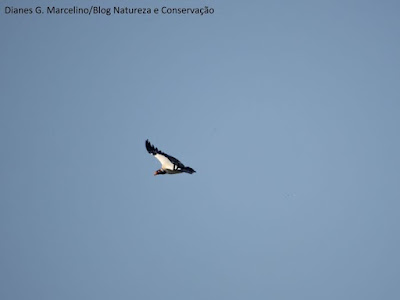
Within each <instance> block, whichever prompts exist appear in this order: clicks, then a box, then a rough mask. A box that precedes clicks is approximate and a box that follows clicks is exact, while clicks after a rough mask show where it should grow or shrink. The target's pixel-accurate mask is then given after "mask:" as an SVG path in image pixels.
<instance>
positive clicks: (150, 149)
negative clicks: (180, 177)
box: [146, 140, 185, 168]
mask: <svg viewBox="0 0 400 300" xmlns="http://www.w3.org/2000/svg"><path fill="white" fill-rule="evenodd" d="M146 149H147V152H149V153H150V154H152V155H156V154H161V155H164V156H165V157H167V158H168V159H169V160H170V161H171V162H172V163H173V164H174V165H177V166H178V167H180V168H185V165H184V164H183V163H181V162H180V161H179V160H178V159H176V158H175V157H173V156H171V155H168V154H166V153H164V152H162V151H160V150H158V149H157V148H156V147H154V146H153V145H152V144H150V142H149V140H146Z"/></svg>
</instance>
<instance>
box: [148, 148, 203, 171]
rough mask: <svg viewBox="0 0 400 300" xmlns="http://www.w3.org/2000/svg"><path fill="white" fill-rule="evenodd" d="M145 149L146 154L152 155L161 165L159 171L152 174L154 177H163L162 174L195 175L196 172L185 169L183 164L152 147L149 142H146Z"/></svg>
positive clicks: (188, 168)
mask: <svg viewBox="0 0 400 300" xmlns="http://www.w3.org/2000/svg"><path fill="white" fill-rule="evenodd" d="M146 149H147V152H149V153H150V154H152V155H154V157H155V158H157V159H158V160H159V161H160V163H161V169H159V170H157V171H155V172H154V176H155V175H163V174H178V173H183V172H184V173H189V174H192V173H195V172H196V171H195V170H193V169H192V168H190V167H185V165H184V164H183V163H181V162H180V161H179V160H177V159H176V158H175V157H172V156H170V155H168V154H166V153H164V152H162V151H160V150H158V149H157V148H156V147H154V146H153V145H152V144H150V142H149V140H146Z"/></svg>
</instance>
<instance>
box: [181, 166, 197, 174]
mask: <svg viewBox="0 0 400 300" xmlns="http://www.w3.org/2000/svg"><path fill="white" fill-rule="evenodd" d="M182 171H183V172H186V173H189V174H193V173H196V171H195V170H193V169H192V168H191V167H185V168H183V169H182Z"/></svg>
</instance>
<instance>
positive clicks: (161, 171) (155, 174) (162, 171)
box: [154, 169, 166, 176]
mask: <svg viewBox="0 0 400 300" xmlns="http://www.w3.org/2000/svg"><path fill="white" fill-rule="evenodd" d="M165 173H166V172H165V171H164V170H162V169H160V170H157V171H155V172H154V176H157V175H163V174H165Z"/></svg>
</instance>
